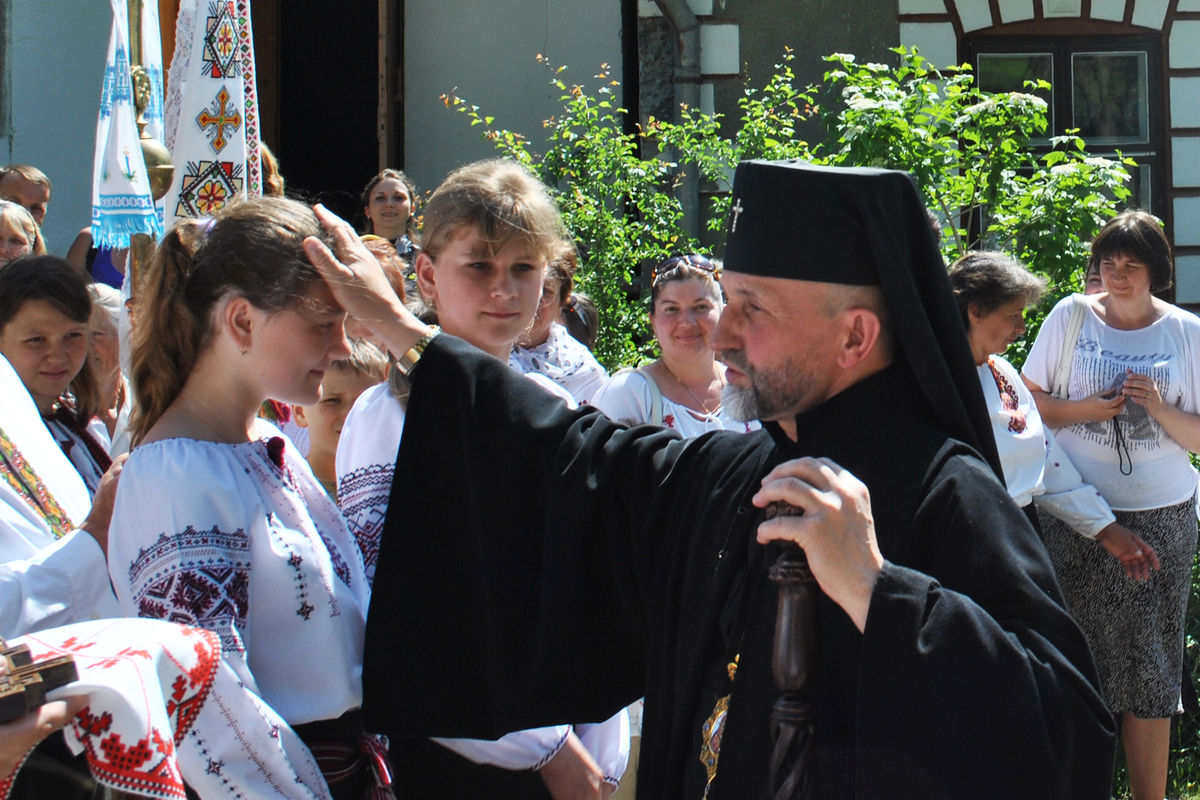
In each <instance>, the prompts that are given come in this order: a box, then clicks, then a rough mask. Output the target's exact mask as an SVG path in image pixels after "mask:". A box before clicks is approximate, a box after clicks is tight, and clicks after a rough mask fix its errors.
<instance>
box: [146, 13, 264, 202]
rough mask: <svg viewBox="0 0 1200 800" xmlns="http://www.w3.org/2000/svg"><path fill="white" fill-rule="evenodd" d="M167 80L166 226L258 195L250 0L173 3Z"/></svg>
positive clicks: (256, 125)
mask: <svg viewBox="0 0 1200 800" xmlns="http://www.w3.org/2000/svg"><path fill="white" fill-rule="evenodd" d="M167 86H168V95H167V102H166V110H165V124H166V139H165V143H166V145H167V148H168V149H169V150H170V151H171V154H172V156H173V160H174V162H175V179H174V181H173V183H172V185H171V189H170V190H169V191H168V192H167V196H166V198H164V207H165V210H166V221H167V224H168V225H170V224H171V223H173V222H174V221H176V220H178V219H183V218H187V217H207V216H211V215H213V214H214V213H216V212H217V211H220V210H221V209H222V208H224V206H225V205H226V203H228V202H229V201H230V200H232V199H233V198H234V197H236V196H238V195H239V194H249V195H260V194H262V174H261V167H260V163H259V152H258V145H259V134H258V90H257V86H256V83H255V73H254V41H253V36H252V32H251V24H250V0H183V2H182V3H180V8H179V17H178V18H177V21H176V29H175V55H174V58H172V60H171V69H170V72H169V74H168V79H167Z"/></svg>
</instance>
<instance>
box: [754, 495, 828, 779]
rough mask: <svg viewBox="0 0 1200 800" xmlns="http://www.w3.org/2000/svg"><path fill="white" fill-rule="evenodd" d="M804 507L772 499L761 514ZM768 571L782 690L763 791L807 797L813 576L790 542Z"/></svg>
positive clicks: (794, 513) (776, 663) (775, 665)
mask: <svg viewBox="0 0 1200 800" xmlns="http://www.w3.org/2000/svg"><path fill="white" fill-rule="evenodd" d="M803 513H804V512H803V511H802V510H801V509H798V508H796V507H795V506H792V505H788V504H787V503H773V504H771V506H768V508H767V509H766V518H767V519H771V518H772V517H776V516H799V515H800V514H803ZM769 576H770V578H771V580H772V581H774V582H775V583H776V584H777V585H778V587H779V604H778V608H777V612H776V617H775V646H774V653H773V657H772V661H771V669H772V672H773V674H774V678H775V687H776V688H777V689H779V691H780V692H781V693H782V694H781V695H780V696H779V699H778V700H776V701H775V706H774V707H773V708H772V709H771V742H772V745H771V760H770V772H769V775H768V792H769V797H770V798H771V800H809V798H811V797H813V791H814V781H813V770H812V761H813V747H812V743H813V727H814V714H813V705H812V698H811V693H812V681H813V677H814V672H815V669H816V664H817V650H816V646H817V645H816V633H817V581H816V579H815V578H814V577H813V574H812V570H811V569H809V567H808V558H807V557H806V556H805V555H804V551H803V550H801V549H800V548H799V547H797V546H796V545H794V544H786V545H783V550H782V552H781V553H780V554H779V557H778V558H777V559H776V561H775V564H774V565H773V566H772V567H771V571H770V573H769Z"/></svg>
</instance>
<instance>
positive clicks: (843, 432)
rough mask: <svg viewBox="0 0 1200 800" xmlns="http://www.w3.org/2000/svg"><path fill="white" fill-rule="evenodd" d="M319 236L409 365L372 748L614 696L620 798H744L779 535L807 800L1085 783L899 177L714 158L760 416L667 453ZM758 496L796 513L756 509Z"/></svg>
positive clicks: (738, 393) (1077, 676) (1093, 700)
mask: <svg viewBox="0 0 1200 800" xmlns="http://www.w3.org/2000/svg"><path fill="white" fill-rule="evenodd" d="M322 213H323V212H322ZM323 220H324V221H325V223H326V225H327V227H329V228H330V229H331V230H333V231H334V233H335V237H336V238H337V240H338V243H339V252H338V255H339V257H340V259H341V260H340V261H338V260H335V259H334V258H333V257H332V256H331V255H330V254H329V253H328V251H326V250H324V249H323V248H322V247H321V246H320V245H319V244H318V243H315V242H313V243H310V245H309V247H310V248H311V249H310V251H309V252H310V257H312V258H313V260H314V262H315V263H317V265H318V267H319V268H321V269H322V271H323V273H324V274H325V276H326V279H327V280H329V281H330V283H331V285H333V286H334V289H335V292H336V293H337V294H338V296H339V298H340V299H341V300H342V302H343V304H344V305H346V306H347V309H348V311H349V312H350V313H352V314H354V315H355V316H357V317H359V318H360V319H369V320H373V322H372V323H371V324H372V325H373V326H374V327H375V329H376V332H377V333H378V334H379V335H381V336H382V337H384V338H385V340H386V341H388V343H389V345H390V347H391V349H392V350H393V351H394V352H401V353H404V352H406V351H407V353H406V356H405V358H404V359H403V361H404V362H405V363H406V365H408V366H411V365H413V364H414V363H415V366H412V369H411V372H410V373H409V377H410V378H411V395H410V397H409V401H408V409H407V416H406V421H405V431H404V436H403V440H402V442H401V444H400V449H399V453H398V455H397V462H396V472H395V482H394V484H393V489H392V502H391V503H390V505H389V516H388V519H387V522H386V525H385V532H384V537H383V544H382V552H381V555H380V559H379V566H378V572H377V578H376V581H375V588H374V595H373V598H372V603H371V608H370V613H369V616H368V621H367V634H366V636H367V639H366V653H365V661H364V676H363V688H364V712H365V715H366V719H367V723H368V727H369V728H370V729H372V730H377V731H381V732H384V733H387V734H389V735H390V736H391V737H392V742H393V750H394V751H396V750H400V749H403V747H404V742H406V741H410V740H412V739H414V738H416V737H427V736H468V737H487V738H494V737H497V736H500V735H502V734H503V733H505V732H507V731H510V730H516V729H521V728H528V727H534V726H538V725H545V724H551V723H553V722H556V721H560V720H563V719H572V720H586V719H595V720H601V719H605V718H607V717H608V716H610V715H611V714H612V713H614V712H615V711H616V710H617V709H619V708H621V707H622V706H624V705H626V704H628V703H629V702H631V701H632V700H634V699H636V698H638V697H641V696H644V697H645V699H646V704H645V717H644V726H643V733H642V750H641V762H640V768H639V772H638V796H639V797H644V798H701V797H708V798H765V797H768V796H769V794H768V786H767V783H768V780H767V777H768V765H767V761H768V756H769V753H770V749H771V741H770V730H769V729H770V724H769V720H770V710H771V706H772V704H773V703H774V701H775V699H776V697H777V695H778V690H777V689H776V688H775V685H774V682H773V680H772V675H771V649H772V637H773V633H774V628H775V616H776V589H775V587H774V585H773V584H772V583H771V582H770V581H769V580H768V577H767V570H768V568H769V567H770V565H771V564H772V562H773V561H774V559H775V553H776V551H777V549H778V548H779V547H780V546H781V542H790V543H796V544H799V545H800V546H801V547H802V548H803V549H804V551H805V553H806V554H807V556H808V559H809V562H810V564H811V566H812V570H813V573H814V574H815V576H816V579H817V582H818V584H819V586H820V589H821V592H820V595H819V597H818V607H817V615H816V627H817V630H816V636H815V642H816V649H817V654H816V662H817V663H816V672H815V680H814V685H813V690H812V692H813V698H812V699H813V703H814V706H815V738H814V743H813V746H814V751H815V758H814V760H813V763H812V765H811V767H810V770H811V773H810V775H809V779H810V780H812V781H814V782H815V793H814V794H813V796H814V797H817V798H852V797H855V798H885V797H886V798H909V797H911V798H947V799H950V798H968V797H970V798H991V797H995V798H1006V799H1007V798H1018V797H1019V798H1055V799H1056V800H1057V799H1059V798H1085V799H1086V798H1107V797H1108V796H1109V784H1110V781H1111V775H1112V758H1113V747H1114V735H1115V732H1114V724H1113V720H1112V718H1111V716H1110V715H1109V713H1108V711H1107V709H1106V707H1105V705H1104V702H1103V700H1102V698H1101V696H1100V694H1099V691H1098V689H1097V679H1096V673H1095V669H1094V666H1093V664H1092V661H1091V657H1090V655H1089V653H1088V650H1087V646H1086V644H1085V642H1084V639H1083V637H1082V635H1081V634H1080V632H1079V630H1078V628H1077V627H1076V625H1075V624H1074V622H1073V621H1072V620H1071V618H1070V617H1069V615H1068V614H1067V612H1066V610H1065V609H1064V606H1063V601H1062V597H1061V594H1060V592H1059V589H1058V586H1057V584H1056V581H1055V578H1054V573H1053V570H1052V568H1051V566H1050V563H1049V559H1048V558H1047V555H1046V553H1045V551H1044V549H1043V547H1042V545H1041V543H1040V542H1039V541H1038V538H1037V536H1036V534H1035V533H1034V532H1033V530H1032V529H1031V528H1030V525H1029V523H1028V521H1027V520H1026V518H1025V516H1024V515H1023V514H1022V513H1021V511H1020V510H1019V509H1018V508H1017V507H1016V506H1015V505H1014V504H1013V503H1012V501H1011V500H1010V498H1009V497H1008V495H1007V493H1006V492H1005V490H1004V487H1003V486H1002V484H1001V482H1000V480H999V479H998V478H997V475H998V474H1000V471H999V468H998V464H997V461H996V455H995V446H994V442H993V440H992V438H991V433H990V428H989V425H988V419H987V416H986V412H985V410H984V405H983V400H982V396H981V391H980V384H979V381H978V379H977V377H976V375H975V372H974V367H973V363H972V361H971V357H970V352H969V348H968V346H967V342H966V336H965V333H964V332H963V329H962V325H961V321H960V319H959V316H958V314H957V313H956V311H955V306H954V302H953V299H952V297H951V294H950V290H949V286H948V284H947V282H946V278H945V272H944V265H943V262H942V260H941V257H940V255H939V253H938V251H937V247H936V245H935V242H934V240H933V237H932V233H931V231H930V230H929V228H928V226H927V223H926V218H925V214H924V209H923V206H922V204H921V202H920V199H919V197H918V195H917V193H916V191H915V188H914V187H913V184H912V182H911V179H910V178H909V176H907V175H905V174H903V173H898V172H892V171H886V170H865V169H831V168H819V167H813V166H810V165H806V164H803V163H799V162H746V163H743V164H741V165H740V166H739V167H738V171H737V175H736V177H735V182H734V190H733V207H732V211H731V213H730V219H729V223H728V228H727V250H726V260H725V266H726V276H725V278H723V284H724V286H725V289H726V292H727V293H728V295H729V304H728V306H727V307H726V308H725V310H724V312H723V314H722V317H721V320H720V322H719V323H718V326H717V329H716V331H715V332H714V334H713V339H714V347H715V348H716V349H717V351H718V355H719V357H720V358H721V359H722V360H724V361H725V362H726V364H727V365H729V380H730V387H731V388H730V390H729V391H730V393H729V396H728V397H727V402H730V403H735V404H737V405H738V407H739V408H741V409H743V410H744V411H745V412H746V413H751V412H753V413H756V414H758V415H759V416H760V418H761V419H762V421H763V430H761V431H759V432H756V433H752V434H728V433H714V434H708V435H705V436H702V437H699V438H697V439H692V440H687V441H683V440H680V439H679V438H678V437H677V436H675V435H674V434H673V433H671V432H666V431H661V430H657V429H654V428H651V427H648V426H641V427H635V428H632V429H626V428H625V427H624V426H621V425H618V424H615V423H613V422H611V421H609V420H608V419H607V418H605V417H604V416H603V415H602V414H600V413H599V412H597V411H595V410H592V409H589V408H586V407H585V408H582V409H579V410H575V411H570V410H568V409H566V408H565V407H564V406H563V405H562V404H561V402H559V401H558V400H556V399H555V398H552V397H550V396H549V395H546V394H544V393H543V392H542V391H541V390H540V389H539V388H537V387H536V386H534V385H533V384H531V383H530V382H529V381H525V380H522V379H521V378H520V377H519V376H517V375H516V374H515V373H513V372H511V371H510V370H508V369H507V367H506V366H505V365H504V364H501V363H500V362H498V361H496V360H495V359H491V358H488V357H486V356H484V355H483V354H481V353H478V352H477V351H475V350H473V349H472V348H471V347H470V346H468V345H466V344H464V343H463V342H461V341H457V340H455V339H453V338H452V337H450V336H447V335H432V334H431V332H430V331H429V330H428V329H426V328H423V327H422V326H421V325H420V324H419V323H416V322H415V320H413V319H412V318H411V317H409V316H408V315H406V313H405V312H404V311H403V310H402V309H401V308H400V307H399V305H398V304H397V303H396V302H394V300H393V299H392V298H390V297H388V295H387V291H386V290H385V289H384V288H383V284H382V282H381V281H380V280H379V278H378V276H377V275H376V274H375V271H374V270H373V267H372V264H373V262H372V261H369V256H367V257H364V256H363V255H362V254H361V253H359V252H358V249H357V246H356V243H355V241H354V239H353V236H352V231H351V230H350V229H349V228H348V226H343V225H342V224H340V223H339V221H337V220H336V219H335V218H332V217H331V216H328V215H325V216H324V217H323ZM418 340H419V341H418ZM414 342H415V343H416V344H415V345H414ZM410 348H411V349H410ZM776 501H781V502H785V503H787V504H790V505H792V506H796V507H798V508H800V509H801V510H803V511H804V515H803V516H800V517H785V518H776V519H773V520H771V521H764V515H763V508H764V507H765V506H767V505H768V504H771V503H775V502H776ZM734 665H736V666H734ZM714 723H715V725H714ZM714 727H715V730H714ZM714 734H715V735H714ZM706 747H707V748H708V750H710V751H716V753H717V757H716V759H715V764H714V763H713V761H714V759H713V758H712V757H711V756H709V757H708V758H707V761H708V763H707V764H706V763H704V761H702V752H703V751H704V750H705V748H706ZM398 779H399V780H400V781H401V782H403V779H404V778H403V772H402V771H401V774H400V775H398Z"/></svg>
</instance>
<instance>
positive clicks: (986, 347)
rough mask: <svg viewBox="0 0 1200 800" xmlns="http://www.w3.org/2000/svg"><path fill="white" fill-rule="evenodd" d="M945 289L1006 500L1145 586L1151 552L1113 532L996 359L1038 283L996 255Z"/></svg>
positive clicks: (954, 270) (1117, 529)
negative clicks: (1048, 519) (975, 380)
mask: <svg viewBox="0 0 1200 800" xmlns="http://www.w3.org/2000/svg"><path fill="white" fill-rule="evenodd" d="M950 286H951V287H952V288H953V289H954V299H955V300H956V301H957V302H958V307H959V310H960V311H961V312H962V315H963V322H964V323H965V324H966V326H967V340H968V341H969V342H970V345H971V353H972V355H974V357H975V364H976V365H977V367H978V370H979V381H980V383H982V384H983V396H984V399H985V400H986V401H987V404H988V411H989V412H990V414H991V419H992V433H994V434H995V436H996V449H997V450H998V451H999V453H1000V460H1001V462H1002V465H1003V467H1004V482H1005V484H1006V485H1007V486H1008V492H1009V494H1010V495H1012V497H1013V499H1014V500H1016V501H1017V505H1019V506H1021V507H1022V508H1023V509H1025V510H1026V513H1027V514H1028V515H1029V517H1030V521H1031V522H1032V523H1033V525H1034V527H1036V528H1039V529H1040V524H1039V522H1038V515H1037V509H1040V510H1041V511H1043V512H1047V513H1049V514H1051V515H1053V516H1054V517H1056V518H1058V519H1060V520H1062V521H1063V522H1064V523H1066V524H1067V525H1068V526H1069V527H1070V528H1071V529H1072V530H1074V531H1075V533H1077V534H1079V535H1081V536H1084V537H1087V538H1088V539H1092V540H1095V542H1096V543H1097V544H1099V545H1101V546H1102V547H1104V549H1105V550H1107V551H1108V552H1109V554H1110V555H1112V557H1113V558H1116V559H1117V560H1118V561H1119V562H1121V565H1122V566H1123V567H1124V568H1125V571H1126V572H1127V573H1128V574H1129V576H1130V577H1131V578H1134V579H1135V580H1146V579H1147V578H1148V576H1149V572H1150V570H1152V569H1155V568H1157V566H1158V562H1157V561H1156V560H1155V555H1154V549H1153V548H1152V547H1150V546H1149V545H1147V544H1146V543H1145V542H1143V541H1142V540H1141V539H1139V538H1138V537H1137V536H1136V535H1135V534H1133V533H1131V532H1130V531H1129V530H1127V529H1126V528H1124V527H1123V526H1121V525H1119V524H1118V523H1117V522H1116V517H1115V516H1114V515H1113V513H1112V510H1111V509H1110V508H1109V507H1108V504H1107V503H1105V502H1104V500H1103V498H1101V497H1100V495H1099V494H1098V493H1097V492H1096V489H1095V487H1093V486H1091V485H1089V484H1087V483H1084V482H1083V480H1082V478H1081V477H1080V475H1079V472H1078V470H1076V469H1075V467H1074V465H1073V464H1072V463H1071V460H1070V459H1069V458H1068V457H1067V456H1066V454H1065V453H1064V452H1063V451H1062V448H1061V447H1060V446H1059V445H1058V441H1057V440H1056V439H1055V438H1054V435H1053V434H1052V433H1050V431H1048V430H1046V429H1045V428H1044V427H1043V425H1042V418H1041V417H1040V416H1039V415H1038V410H1037V405H1036V404H1035V403H1034V401H1033V396H1032V395H1031V394H1030V393H1029V389H1027V388H1026V387H1025V384H1024V382H1023V381H1022V380H1021V378H1020V376H1019V375H1018V374H1017V370H1016V368H1014V367H1013V365H1012V364H1010V363H1008V361H1006V360H1005V359H1004V358H1003V357H1002V356H1001V353H1003V352H1004V351H1005V350H1007V349H1008V346H1009V345H1010V344H1012V343H1013V342H1014V341H1015V340H1016V339H1017V337H1019V336H1020V335H1021V334H1023V333H1024V332H1025V316H1024V314H1025V309H1026V308H1029V307H1030V306H1032V305H1035V304H1036V303H1037V302H1038V300H1039V299H1040V298H1041V296H1042V292H1043V291H1044V290H1045V286H1046V282H1045V280H1043V279H1042V278H1039V277H1038V276H1036V275H1034V274H1033V273H1031V272H1029V270H1027V269H1025V267H1024V266H1022V265H1021V264H1020V263H1019V262H1018V261H1017V260H1016V259H1013V258H1010V257H1009V256H1007V255H1005V254H1003V253H990V252H974V253H968V254H967V255H965V256H963V257H962V258H960V259H959V260H958V261H956V262H954V265H953V266H951V268H950ZM1035 500H1036V501H1037V505H1036V508H1035V505H1034V501H1035Z"/></svg>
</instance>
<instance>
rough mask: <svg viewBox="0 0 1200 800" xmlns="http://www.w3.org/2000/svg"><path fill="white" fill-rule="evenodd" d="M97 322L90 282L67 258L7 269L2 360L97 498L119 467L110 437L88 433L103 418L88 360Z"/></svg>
mask: <svg viewBox="0 0 1200 800" xmlns="http://www.w3.org/2000/svg"><path fill="white" fill-rule="evenodd" d="M91 314H92V298H91V295H89V294H88V288H87V283H86V281H85V280H84V278H83V276H82V275H81V274H80V273H79V271H78V270H76V269H75V268H74V267H72V266H71V265H70V264H68V263H67V262H66V261H63V260H62V259H61V258H58V257H57V256H24V257H21V258H18V259H15V260H14V261H11V262H9V263H8V264H5V265H4V266H2V267H0V353H3V354H4V356H5V357H6V358H7V359H8V360H9V362H10V363H11V364H12V366H13V369H15V370H16V372H17V375H19V376H20V378H21V382H22V383H23V384H25V388H26V389H27V390H28V391H29V394H30V396H32V397H33V402H34V404H35V405H37V408H38V411H39V412H40V413H41V415H42V419H43V421H44V422H45V423H46V427H47V428H49V429H50V433H51V434H52V435H53V436H54V440H55V441H56V442H58V445H59V447H61V448H62V449H63V452H64V453H66V454H67V458H69V459H70V460H71V464H72V465H73V466H74V467H75V469H76V471H77V472H79V475H80V477H81V478H83V482H84V484H85V485H86V486H87V488H88V493H89V494H91V495H94V494H95V493H96V489H97V487H99V485H100V479H101V478H102V477H103V476H104V472H105V470H107V469H108V468H109V467H110V466H111V465H112V460H111V459H110V458H109V454H108V447H109V442H108V437H107V436H103V435H100V436H98V435H97V433H96V431H95V429H91V430H89V428H88V424H89V423H90V422H91V420H92V418H93V417H95V416H96V414H97V413H98V412H99V410H100V388H99V383H98V382H97V380H96V377H95V375H94V374H93V373H92V369H91V366H90V365H89V364H88V357H87V356H88V326H89V320H90V319H91Z"/></svg>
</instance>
